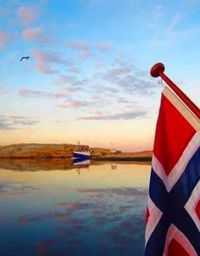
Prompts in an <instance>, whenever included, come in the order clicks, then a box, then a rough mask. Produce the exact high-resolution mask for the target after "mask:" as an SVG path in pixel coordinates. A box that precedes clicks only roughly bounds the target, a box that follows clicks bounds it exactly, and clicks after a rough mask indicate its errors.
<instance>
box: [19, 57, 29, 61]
mask: <svg viewBox="0 0 200 256" xmlns="http://www.w3.org/2000/svg"><path fill="white" fill-rule="evenodd" d="M30 58H31V57H30V56H24V57H21V59H20V61H22V60H28V59H30Z"/></svg>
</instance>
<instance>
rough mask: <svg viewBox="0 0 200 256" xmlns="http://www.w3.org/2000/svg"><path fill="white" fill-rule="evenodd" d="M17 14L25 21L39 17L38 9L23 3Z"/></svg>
mask: <svg viewBox="0 0 200 256" xmlns="http://www.w3.org/2000/svg"><path fill="white" fill-rule="evenodd" d="M16 15H17V16H18V17H19V18H20V19H21V20H22V22H23V23H29V22H32V21H33V20H35V19H36V18H37V16H38V10H37V9H36V8H35V7H33V6H24V5H22V6H20V7H19V8H18V9H17V10H16Z"/></svg>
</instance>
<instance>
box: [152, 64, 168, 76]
mask: <svg viewBox="0 0 200 256" xmlns="http://www.w3.org/2000/svg"><path fill="white" fill-rule="evenodd" d="M164 71H165V66H164V64H162V63H160V62H159V63H156V64H155V65H153V67H152V68H151V70H150V74H151V76H153V77H159V76H160V74H161V73H163V72H164Z"/></svg>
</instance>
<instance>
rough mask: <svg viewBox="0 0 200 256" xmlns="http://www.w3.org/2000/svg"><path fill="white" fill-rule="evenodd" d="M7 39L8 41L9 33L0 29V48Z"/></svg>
mask: <svg viewBox="0 0 200 256" xmlns="http://www.w3.org/2000/svg"><path fill="white" fill-rule="evenodd" d="M7 41H8V34H7V33H6V32H4V31H0V48H3V47H4V46H5V43H6V42H7Z"/></svg>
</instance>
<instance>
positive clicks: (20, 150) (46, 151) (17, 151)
mask: <svg viewBox="0 0 200 256" xmlns="http://www.w3.org/2000/svg"><path fill="white" fill-rule="evenodd" d="M78 148H85V149H87V150H89V151H90V153H91V157H92V159H95V160H98V161H100V160H103V161H104V160H106V161H109V160H111V161H151V158H152V151H142V152H121V151H119V150H116V151H115V152H113V151H112V150H111V149H108V148H98V147H95V148H93V147H89V146H88V145H79V146H78ZM74 150H77V145H73V144H37V143H31V144H28V143H24V144H12V145H8V146H0V158H1V159H44V158H45V159H50V158H71V157H72V153H73V151H74Z"/></svg>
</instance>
